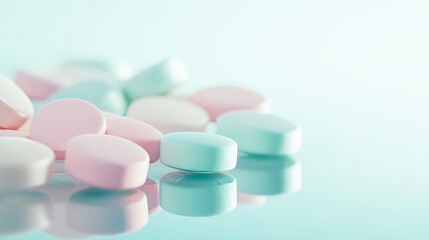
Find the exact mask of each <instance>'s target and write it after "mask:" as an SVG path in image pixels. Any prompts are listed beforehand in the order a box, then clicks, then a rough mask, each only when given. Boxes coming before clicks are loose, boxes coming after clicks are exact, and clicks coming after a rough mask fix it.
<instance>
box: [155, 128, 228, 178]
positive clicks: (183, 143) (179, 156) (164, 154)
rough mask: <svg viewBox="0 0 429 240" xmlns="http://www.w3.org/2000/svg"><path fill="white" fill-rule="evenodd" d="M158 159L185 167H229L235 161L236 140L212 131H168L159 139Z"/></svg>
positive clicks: (203, 169)
mask: <svg viewBox="0 0 429 240" xmlns="http://www.w3.org/2000/svg"><path fill="white" fill-rule="evenodd" d="M160 159H161V162H162V163H163V164H165V165H167V166H169V167H172V168H176V169H181V170H186V171H196V172H221V171H228V170H231V169H233V168H235V165H236V164H237V143H236V142H234V141H233V140H231V139H229V138H227V137H223V136H220V135H217V134H213V133H197V132H177V133H169V134H167V135H165V136H164V137H163V138H162V140H161V157H160Z"/></svg>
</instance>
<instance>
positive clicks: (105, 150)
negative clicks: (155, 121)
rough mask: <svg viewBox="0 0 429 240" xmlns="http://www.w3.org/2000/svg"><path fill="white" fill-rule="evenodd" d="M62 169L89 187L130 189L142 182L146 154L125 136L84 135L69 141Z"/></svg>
mask: <svg viewBox="0 0 429 240" xmlns="http://www.w3.org/2000/svg"><path fill="white" fill-rule="evenodd" d="M65 168H66V171H67V173H68V174H69V175H70V176H71V177H73V178H74V179H76V180H78V181H80V182H83V183H86V184H88V185H90V186H92V187H97V188H104V189H118V190H119V189H132V188H137V187H140V186H141V185H143V184H144V183H145V181H146V176H147V172H148V168H149V155H148V154H147V152H146V151H145V150H144V149H143V148H141V147H140V146H139V145H137V144H135V143H133V142H131V141H129V140H127V139H124V138H120V137H116V136H110V135H101V134H86V135H80V136H77V137H74V138H72V139H71V140H70V141H69V143H68V145H67V151H66V157H65Z"/></svg>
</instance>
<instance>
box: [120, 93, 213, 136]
mask: <svg viewBox="0 0 429 240" xmlns="http://www.w3.org/2000/svg"><path fill="white" fill-rule="evenodd" d="M127 116H129V117H132V118H136V119H138V120H141V121H143V122H147V123H149V124H150V125H152V126H154V127H155V128H157V129H158V130H159V131H161V132H162V133H163V134H166V133H171V132H185V131H189V132H203V131H205V130H206V128H207V125H208V123H209V121H210V119H209V116H208V114H207V113H206V112H205V111H204V109H202V108H201V107H199V106H198V105H195V104H193V103H191V102H188V101H186V100H182V99H178V98H172V97H146V98H141V99H138V100H136V101H134V102H132V103H131V105H130V106H129V108H128V113H127Z"/></svg>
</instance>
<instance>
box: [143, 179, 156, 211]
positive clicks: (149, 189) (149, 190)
mask: <svg viewBox="0 0 429 240" xmlns="http://www.w3.org/2000/svg"><path fill="white" fill-rule="evenodd" d="M139 189H140V190H142V191H143V192H144V193H145V194H146V197H147V204H148V207H149V215H152V214H154V213H157V212H158V211H159V210H161V206H160V205H159V184H158V183H157V182H156V181H154V180H153V179H150V178H147V179H146V182H145V184H144V185H143V186H141V187H139Z"/></svg>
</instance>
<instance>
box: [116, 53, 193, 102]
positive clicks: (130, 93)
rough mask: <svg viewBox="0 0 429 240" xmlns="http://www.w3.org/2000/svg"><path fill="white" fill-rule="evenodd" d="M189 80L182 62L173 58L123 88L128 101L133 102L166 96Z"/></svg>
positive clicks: (141, 74)
mask: <svg viewBox="0 0 429 240" xmlns="http://www.w3.org/2000/svg"><path fill="white" fill-rule="evenodd" d="M187 78H188V74H187V72H186V70H185V67H184V65H183V63H182V61H181V60H179V59H176V58H173V59H169V60H167V61H165V62H162V63H159V64H157V65H155V66H153V67H151V68H149V69H146V70H144V71H143V72H141V73H139V74H137V75H136V76H134V77H132V78H131V79H130V80H128V81H127V82H126V83H125V84H124V86H123V87H124V91H125V93H126V95H127V97H128V99H129V100H130V101H133V100H135V99H137V98H141V97H146V96H151V95H161V94H166V93H168V92H169V91H171V90H172V89H174V88H175V87H177V86H179V85H180V84H181V83H183V82H185V81H186V80H187Z"/></svg>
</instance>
